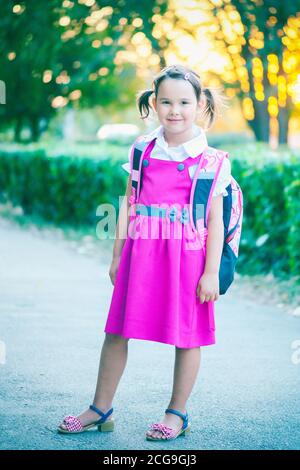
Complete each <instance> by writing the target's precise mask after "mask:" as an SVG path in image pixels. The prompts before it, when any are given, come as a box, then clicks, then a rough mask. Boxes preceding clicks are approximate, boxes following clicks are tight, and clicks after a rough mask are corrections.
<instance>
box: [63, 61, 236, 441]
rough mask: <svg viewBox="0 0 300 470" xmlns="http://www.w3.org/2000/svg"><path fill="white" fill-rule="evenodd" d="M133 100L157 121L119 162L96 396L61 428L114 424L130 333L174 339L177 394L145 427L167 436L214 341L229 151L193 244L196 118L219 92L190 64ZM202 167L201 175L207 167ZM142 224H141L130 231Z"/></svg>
mask: <svg viewBox="0 0 300 470" xmlns="http://www.w3.org/2000/svg"><path fill="white" fill-rule="evenodd" d="M150 98H151V99H152V101H151V103H149V99H150ZM137 104H138V107H139V111H140V114H141V116H142V118H145V117H147V116H148V115H149V110H150V107H151V108H152V109H153V110H154V112H156V113H157V117H158V120H159V122H160V126H159V127H158V128H157V129H155V130H154V131H153V132H151V133H150V134H148V135H146V136H142V137H141V138H139V139H137V141H136V142H135V143H134V144H133V146H132V147H131V149H130V152H129V163H127V164H125V165H123V167H124V168H125V169H126V170H127V171H129V172H130V175H129V177H128V184H127V190H126V196H127V197H125V198H124V200H123V204H122V207H121V210H120V214H119V220H118V224H117V230H116V239H115V243H114V248H113V257H112V263H111V266H110V272H109V275H110V278H111V281H112V283H113V285H114V291H113V295H112V299H111V304H110V308H109V312H108V317H107V322H106V325H105V330H104V331H105V333H106V337H105V341H104V344H103V347H102V352H101V359H100V367H99V375H98V383H97V387H96V391H95V396H94V400H93V405H91V406H90V408H89V409H88V410H86V411H85V412H83V413H82V414H81V415H80V416H78V417H75V416H67V417H65V418H64V420H63V422H62V423H61V425H60V426H59V428H58V430H59V431H60V432H64V433H74V432H83V431H86V430H88V429H90V428H92V427H94V426H98V429H99V430H100V431H112V430H113V429H114V420H113V418H112V412H113V408H112V402H113V398H114V395H115V392H116V390H117V386H118V384H119V381H120V379H121V376H122V373H123V371H124V369H125V365H126V361H127V353H128V340H129V339H130V338H135V339H143V340H148V341H158V342H161V343H166V344H172V345H174V346H175V351H176V359H175V368H174V383H173V391H172V395H171V399H170V401H169V404H168V406H167V409H166V410H165V415H164V417H163V419H162V421H161V422H160V423H155V424H153V425H152V426H151V427H150V428H149V429H148V431H147V433H146V438H147V439H149V440H164V439H168V440H169V439H175V438H176V437H178V436H179V435H181V434H184V435H185V433H187V432H188V431H189V430H190V424H189V420H188V414H187V411H186V403H187V400H188V398H189V396H190V394H191V391H192V388H193V386H194V383H195V381H196V377H197V373H198V369H199V365H200V347H201V346H208V345H212V344H214V343H215V322H214V302H215V301H216V300H218V298H219V267H220V259H221V254H222V247H223V242H224V225H223V197H226V196H227V191H226V189H225V188H226V187H227V186H228V184H229V183H230V177H231V175H230V162H229V159H228V158H224V159H223V163H222V166H221V170H220V172H219V174H218V177H217V181H216V183H215V186H214V190H213V195H212V196H213V197H212V198H211V202H210V206H209V213H208V219H207V220H208V226H207V229H206V230H205V229H204V230H202V232H201V233H202V235H201V236H200V235H199V234H197V237H198V238H197V237H196V239H195V240H196V243H195V240H194V242H193V243H191V237H190V235H189V234H191V233H192V234H193V232H192V231H191V230H190V228H191V223H192V221H191V220H190V219H189V216H188V215H189V214H191V212H190V211H189V210H187V211H185V209H184V208H183V207H184V206H187V207H188V205H189V202H190V193H191V188H192V184H193V176H194V173H195V171H196V168H197V166H198V163H199V162H200V160H201V158H202V155H203V154H204V151H205V150H206V148H207V147H208V145H207V140H206V136H205V133H204V131H203V129H202V128H200V127H198V126H197V125H196V124H195V121H196V120H197V118H198V115H199V113H202V115H203V113H204V116H206V117H207V118H208V121H209V125H211V123H212V122H213V120H214V118H215V115H216V102H215V98H214V95H213V94H212V92H211V91H210V90H209V89H208V88H203V87H202V84H201V82H200V80H199V75H197V74H196V73H195V72H194V71H192V70H190V69H187V68H186V67H183V66H180V65H175V66H170V67H166V68H164V69H163V70H162V71H161V72H160V73H159V74H158V75H157V76H156V77H155V79H154V81H153V88H152V89H151V90H146V91H144V92H141V93H140V94H139V95H138V97H137ZM143 111H146V115H145V116H143ZM141 144H142V145H143V146H144V147H146V150H145V151H144V153H143V154H142V157H143V158H142V165H141V166H140V170H141V175H142V176H141V177H140V180H138V181H139V183H138V186H136V184H134V182H136V181H137V172H138V170H137V169H136V162H135V160H134V159H135V158H136V155H137V154H136V153H135V146H139V145H141ZM207 155H208V157H207ZM206 158H208V159H209V158H211V159H213V156H212V157H209V154H206ZM208 163H209V162H208ZM200 176H201V178H203V184H205V181H207V178H208V176H209V173H207V172H205V171H204V173H202V174H201V175H200ZM201 181H202V180H201ZM136 188H138V190H136ZM137 202H138V204H136V203H137ZM149 224H150V225H151V234H150V235H149ZM129 227H130V235H129ZM136 227H139V230H138V231H137V232H136V231H135V233H134V234H133V230H132V229H133V228H136ZM167 229H168V234H167V235H168V236H165V235H166V232H167ZM194 238H195V235H194ZM99 416H100V419H99Z"/></svg>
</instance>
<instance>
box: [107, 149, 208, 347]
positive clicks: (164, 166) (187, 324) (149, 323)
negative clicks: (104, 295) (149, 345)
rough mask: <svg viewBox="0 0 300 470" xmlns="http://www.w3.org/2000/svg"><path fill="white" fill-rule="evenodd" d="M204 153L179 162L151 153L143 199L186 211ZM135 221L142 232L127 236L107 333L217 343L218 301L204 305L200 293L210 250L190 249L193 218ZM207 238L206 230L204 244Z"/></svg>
mask: <svg viewBox="0 0 300 470" xmlns="http://www.w3.org/2000/svg"><path fill="white" fill-rule="evenodd" d="M145 157H146V155H145ZM200 157H201V155H199V156H198V157H196V158H192V157H188V158H186V159H185V160H184V161H183V162H182V163H180V164H179V163H178V162H175V161H166V160H159V159H154V158H153V159H151V153H150V154H149V153H148V155H147V158H144V160H146V164H145V161H144V162H143V179H142V189H141V192H140V198H139V201H138V203H139V204H144V205H147V206H150V205H159V206H160V207H162V206H161V205H162V204H165V205H166V207H171V206H174V205H175V206H176V207H177V209H178V210H177V214H179V215H180V214H181V215H182V211H181V208H183V206H185V207H188V204H189V200H190V191H191V185H192V181H191V178H190V175H189V172H188V167H189V166H190V165H195V164H196V163H198V162H199V159H200ZM156 207H157V206H156ZM132 221H134V222H135V223H136V224H137V226H136V227H139V233H140V236H132V235H128V236H127V238H126V240H125V243H124V246H123V249H122V253H121V258H120V263H119V268H118V272H117V275H116V279H115V285H114V290H113V294H112V299H111V304H110V308H109V312H108V317H107V321H106V325H105V329H104V331H105V332H106V333H112V334H117V335H121V336H123V337H125V338H135V339H143V340H148V341H158V342H161V343H167V344H172V345H175V346H177V347H179V348H194V347H199V346H207V345H210V344H214V343H215V321H214V302H212V301H210V302H204V303H203V304H201V303H200V300H199V298H198V297H197V295H196V289H197V285H198V282H199V279H200V277H201V275H202V273H203V270H204V265H205V251H204V250H203V246H202V247H201V246H199V247H198V248H196V249H195V247H194V249H189V247H190V245H189V241H190V238H189V237H187V236H186V234H187V233H188V229H189V228H190V221H188V222H185V223H183V222H182V218H181V219H180V218H179V217H177V218H176V219H175V220H174V219H173V220H171V219H170V217H160V216H158V215H147V214H145V213H144V214H143V215H142V214H136V215H134V216H131V217H130V223H129V226H130V225H131V224H132ZM137 232H138V230H137V231H136V232H135V233H137ZM132 233H134V232H133V231H132ZM166 233H167V236H166ZM149 234H151V236H149ZM147 235H148V236H147ZM206 238H207V233H206V236H205V237H204V245H205V244H206Z"/></svg>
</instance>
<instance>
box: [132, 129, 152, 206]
mask: <svg viewBox="0 0 300 470" xmlns="http://www.w3.org/2000/svg"><path fill="white" fill-rule="evenodd" d="M144 137H145V136H140V137H138V138H137V139H136V140H135V142H134V143H133V146H132V151H131V155H130V172H131V181H132V183H131V184H132V189H133V193H134V195H135V200H136V201H137V200H138V197H139V194H140V191H141V188H142V161H143V158H144V155H145V153H146V152H147V153H148V152H151V150H152V148H153V147H154V144H155V140H156V139H153V140H152V141H151V142H149V141H145V138H144Z"/></svg>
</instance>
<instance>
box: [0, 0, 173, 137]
mask: <svg viewBox="0 0 300 470" xmlns="http://www.w3.org/2000/svg"><path fill="white" fill-rule="evenodd" d="M165 9H166V1H165V0H157V1H153V0H151V1H149V2H138V1H136V0H129V1H126V2H125V1H124V0H115V1H101V2H100V1H98V2H96V1H89V0H79V1H77V2H74V1H69V0H51V1H49V0H39V2H36V1H35V0H23V1H19V2H17V1H9V0H0V11H1V17H0V64H1V68H0V80H2V81H3V82H4V83H5V84H6V95H7V97H6V105H4V106H3V105H2V106H1V107H0V123H1V124H2V126H7V125H13V126H14V129H15V139H16V140H20V136H21V131H22V129H23V127H24V126H25V125H27V126H29V128H30V130H31V138H32V140H37V139H38V138H39V136H40V132H41V130H42V124H43V125H44V127H46V126H47V124H48V122H49V120H50V119H51V117H52V116H53V115H54V113H55V112H56V110H57V108H58V107H59V106H61V105H64V104H66V103H68V105H69V106H72V105H73V104H74V103H77V104H78V106H82V107H83V106H94V105H96V104H101V105H102V106H104V107H105V106H106V105H108V104H109V103H110V102H111V101H112V100H116V96H118V94H119V93H120V90H121V89H122V87H123V86H124V83H126V88H128V93H132V94H133V92H134V90H133V87H130V82H131V81H132V80H135V74H134V70H133V68H132V67H131V69H130V67H124V68H118V66H117V65H116V63H115V60H114V59H115V56H116V54H117V52H118V51H119V50H121V49H122V47H123V46H122V43H121V41H120V38H121V37H122V35H124V34H133V33H134V32H135V31H136V30H138V29H139V28H141V29H143V32H144V33H145V34H146V35H147V37H148V38H151V41H152V44H153V47H154V48H157V41H156V40H155V38H154V37H152V34H151V31H152V28H153V27H154V23H153V21H152V16H153V12H156V13H158V12H160V13H164V11H165ZM136 18H141V20H142V21H141V26H140V27H139V26H133V25H134V24H135V23H134V20H135V19H136ZM119 69H120V70H119ZM118 70H119V71H118ZM119 106H128V103H127V102H126V100H124V101H123V102H122V101H121V102H120V103H119Z"/></svg>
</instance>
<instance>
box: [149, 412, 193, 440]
mask: <svg viewBox="0 0 300 470" xmlns="http://www.w3.org/2000/svg"><path fill="white" fill-rule="evenodd" d="M165 413H172V414H173V415H177V416H179V417H180V418H182V420H183V425H182V428H181V429H179V431H178V432H176V431H175V429H172V428H169V427H168V426H166V425H165V424H163V423H155V424H152V425H151V426H150V428H149V430H148V431H160V432H161V433H162V435H163V437H152V436H148V434H146V439H147V440H148V441H170V440H172V439H176V438H177V437H179V436H185V435H186V434H187V433H189V432H190V430H191V427H190V425H189V422H188V414H187V413H186V415H184V414H183V413H181V412H180V411H177V410H173V409H171V408H168V409H167V410H166V411H165Z"/></svg>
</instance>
